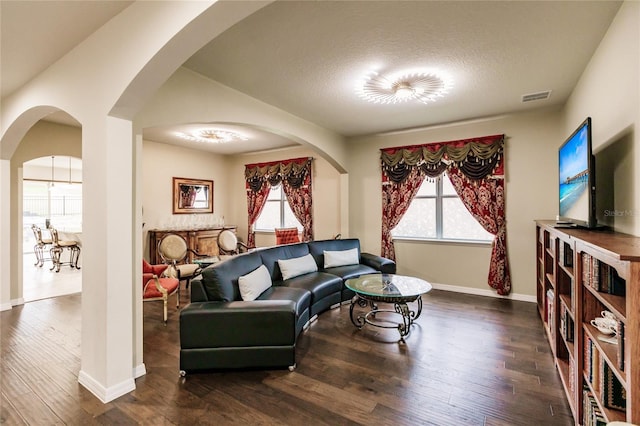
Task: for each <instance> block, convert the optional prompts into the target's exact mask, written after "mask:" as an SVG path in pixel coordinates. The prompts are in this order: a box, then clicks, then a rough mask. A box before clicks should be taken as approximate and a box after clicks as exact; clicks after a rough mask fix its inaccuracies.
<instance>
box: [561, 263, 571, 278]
mask: <svg viewBox="0 0 640 426" xmlns="http://www.w3.org/2000/svg"><path fill="white" fill-rule="evenodd" d="M558 266H559V267H560V269H562V270H563V271H565V272H566V273H567V275H569V276H570V277H571V278H572V279H573V277H574V275H573V266H564V265H562V264H561V263H558Z"/></svg>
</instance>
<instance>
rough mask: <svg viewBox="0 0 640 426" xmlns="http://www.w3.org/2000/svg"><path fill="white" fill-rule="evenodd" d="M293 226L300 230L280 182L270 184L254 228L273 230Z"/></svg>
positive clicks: (300, 227) (300, 226)
mask: <svg viewBox="0 0 640 426" xmlns="http://www.w3.org/2000/svg"><path fill="white" fill-rule="evenodd" d="M294 226H295V227H297V228H298V229H299V230H300V231H302V225H301V224H300V222H299V221H298V219H296V216H295V215H294V214H293V211H292V210H291V207H289V203H288V202H287V196H286V195H285V193H284V190H283V189H282V184H280V185H278V186H272V187H271V190H270V191H269V196H268V197H267V202H266V203H265V205H264V209H262V213H260V216H259V217H258V220H256V224H255V229H256V230H258V231H273V230H274V229H275V228H293V227H294Z"/></svg>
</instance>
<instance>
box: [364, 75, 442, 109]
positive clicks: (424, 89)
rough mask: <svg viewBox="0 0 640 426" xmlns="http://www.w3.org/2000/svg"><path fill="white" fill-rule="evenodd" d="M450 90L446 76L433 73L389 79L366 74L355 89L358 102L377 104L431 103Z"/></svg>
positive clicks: (391, 76)
mask: <svg viewBox="0 0 640 426" xmlns="http://www.w3.org/2000/svg"><path fill="white" fill-rule="evenodd" d="M451 87H453V81H452V80H451V78H450V77H448V76H447V75H445V74H443V73H441V72H437V71H410V72H402V73H396V74H390V75H386V76H385V75H381V74H378V73H377V72H371V73H369V74H368V75H367V76H366V77H365V78H364V79H363V80H362V81H361V82H360V83H359V84H358V86H357V87H356V93H357V94H358V96H360V97H361V98H362V99H364V100H366V101H369V102H373V103H377V104H397V103H402V102H407V101H411V100H415V101H418V102H421V103H423V104H426V103H429V102H435V101H436V100H437V99H438V98H441V97H443V96H444V95H445V94H446V93H448V91H449V89H451Z"/></svg>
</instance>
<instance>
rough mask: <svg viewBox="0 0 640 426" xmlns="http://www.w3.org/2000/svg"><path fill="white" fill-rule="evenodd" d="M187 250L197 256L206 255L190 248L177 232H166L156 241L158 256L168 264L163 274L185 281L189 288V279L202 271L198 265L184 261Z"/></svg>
mask: <svg viewBox="0 0 640 426" xmlns="http://www.w3.org/2000/svg"><path fill="white" fill-rule="evenodd" d="M189 252H191V253H193V254H194V255H195V256H198V257H207V256H208V255H204V254H200V253H198V252H196V251H195V250H193V249H190V248H189V246H188V245H187V242H186V241H185V239H184V238H182V237H181V236H180V235H178V234H173V233H169V234H166V235H165V236H163V237H162V238H161V239H160V241H159V242H158V253H159V254H160V258H161V259H162V261H163V262H164V263H166V264H167V265H169V268H168V269H167V270H166V271H165V272H164V275H165V276H169V277H174V278H178V281H185V282H186V287H187V288H189V282H190V281H191V279H192V278H195V277H196V276H198V275H199V274H200V272H201V271H202V268H201V267H200V265H198V264H196V263H186V262H185V261H186V258H187V255H188V254H189Z"/></svg>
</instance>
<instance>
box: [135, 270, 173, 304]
mask: <svg viewBox="0 0 640 426" xmlns="http://www.w3.org/2000/svg"><path fill="white" fill-rule="evenodd" d="M143 275H146V274H143ZM158 280H159V281H160V286H161V287H163V288H164V289H165V290H167V293H168V294H171V293H173V292H174V291H175V290H176V289H177V288H178V286H179V285H180V281H178V279H177V278H158ZM153 281H154V279H153V274H151V279H149V280H147V281H145V286H146V287H145V288H144V293H143V295H142V298H143V299H149V298H155V297H162V293H160V292H159V291H158V289H157V288H156V285H155V283H154V282H153Z"/></svg>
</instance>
